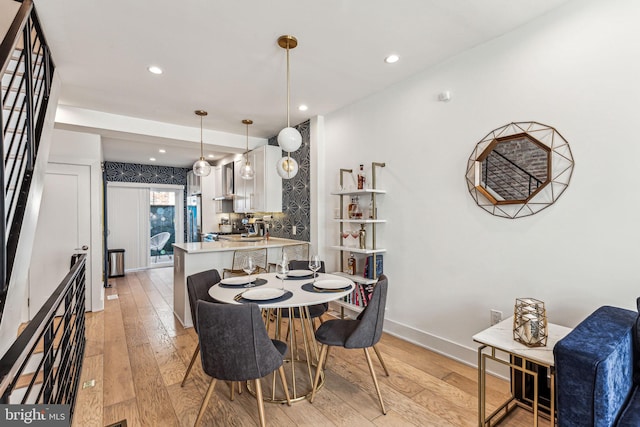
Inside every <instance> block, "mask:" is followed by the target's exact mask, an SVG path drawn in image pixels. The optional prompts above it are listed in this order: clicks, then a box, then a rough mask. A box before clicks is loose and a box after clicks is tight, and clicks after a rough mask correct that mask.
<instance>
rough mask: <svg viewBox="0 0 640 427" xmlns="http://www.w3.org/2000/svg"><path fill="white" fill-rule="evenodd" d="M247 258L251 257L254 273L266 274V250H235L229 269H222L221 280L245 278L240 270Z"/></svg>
mask: <svg viewBox="0 0 640 427" xmlns="http://www.w3.org/2000/svg"><path fill="white" fill-rule="evenodd" d="M248 257H252V258H253V261H254V263H255V265H256V271H254V273H266V272H267V248H262V249H236V250H235V251H234V252H233V262H232V264H231V268H223V269H222V278H225V277H227V274H229V275H230V276H246V275H247V273H245V272H244V270H243V269H242V264H243V263H244V260H245V259H246V258H248Z"/></svg>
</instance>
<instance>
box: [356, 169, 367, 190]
mask: <svg viewBox="0 0 640 427" xmlns="http://www.w3.org/2000/svg"><path fill="white" fill-rule="evenodd" d="M366 182H367V177H366V175H365V174H364V165H360V170H359V171H358V190H364V187H365V184H366Z"/></svg>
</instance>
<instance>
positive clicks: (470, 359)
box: [384, 319, 509, 381]
mask: <svg viewBox="0 0 640 427" xmlns="http://www.w3.org/2000/svg"><path fill="white" fill-rule="evenodd" d="M384 332H386V333H388V334H389V335H393V336H394V337H398V338H400V339H403V340H405V341H408V342H410V343H412V344H415V345H417V346H419V347H423V348H426V349H427V350H431V351H433V352H435V353H438V354H441V355H443V356H446V357H448V358H450V359H453V360H455V361H458V362H460V363H463V364H465V365H468V366H471V367H474V368H477V367H478V349H477V348H471V347H467V346H464V345H461V344H458V343H455V342H453V341H450V340H447V339H445V338H442V337H438V336H436V335H433V334H429V333H427V332H424V331H421V330H418V329H416V328H414V327H412V326H408V325H405V324H403V323H400V322H396V321H393V320H390V319H385V320H384ZM496 368H497V369H493V368H491V367H489V366H488V367H487V372H488V373H490V374H491V375H494V376H496V377H499V378H502V379H504V380H506V381H509V370H508V369H502V368H504V367H502V366H497V367H496Z"/></svg>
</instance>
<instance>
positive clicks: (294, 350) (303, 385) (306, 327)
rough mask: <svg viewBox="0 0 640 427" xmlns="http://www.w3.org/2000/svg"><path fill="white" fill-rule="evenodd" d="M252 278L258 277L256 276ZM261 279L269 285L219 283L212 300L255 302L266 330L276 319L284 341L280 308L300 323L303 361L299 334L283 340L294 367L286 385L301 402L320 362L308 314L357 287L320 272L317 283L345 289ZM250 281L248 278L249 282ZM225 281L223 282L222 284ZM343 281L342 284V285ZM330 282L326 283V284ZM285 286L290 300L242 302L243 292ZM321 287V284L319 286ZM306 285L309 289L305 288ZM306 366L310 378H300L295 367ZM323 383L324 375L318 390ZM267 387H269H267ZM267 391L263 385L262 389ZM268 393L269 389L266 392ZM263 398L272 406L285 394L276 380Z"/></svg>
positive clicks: (291, 321) (211, 292) (272, 277)
mask: <svg viewBox="0 0 640 427" xmlns="http://www.w3.org/2000/svg"><path fill="white" fill-rule="evenodd" d="M252 277H255V275H253V276H252ZM257 277H258V278H260V279H264V280H266V281H267V283H265V284H263V285H259V286H255V287H249V288H245V287H243V286H233V285H229V284H224V283H217V284H215V285H214V286H212V287H211V288H210V289H209V295H210V296H211V298H213V299H214V300H216V301H218V302H222V303H227V304H243V303H247V302H254V303H256V304H258V306H259V307H260V308H261V309H263V310H264V312H265V322H266V327H267V332H269V329H270V324H271V323H274V322H273V321H274V317H275V325H276V326H275V338H276V339H280V338H281V331H280V322H281V309H288V310H287V315H285V316H284V317H285V318H287V319H288V321H289V323H288V324H289V325H290V326H291V325H293V324H294V323H295V321H296V320H297V321H299V326H300V327H299V328H295V327H294V328H292V329H291V330H292V331H296V330H299V331H300V332H301V334H302V342H303V344H304V345H303V352H302V353H303V354H304V359H303V358H301V354H300V353H301V352H300V351H299V350H298V342H299V341H300V340H299V339H298V338H296V335H297V333H295V332H294V333H288V332H287V333H286V334H285V336H284V339H285V340H286V339H287V337H288V341H289V342H288V348H289V358H288V359H285V362H287V363H288V364H289V365H290V367H291V374H290V375H289V376H288V377H289V378H287V382H290V384H291V386H290V387H289V389H290V394H291V395H292V396H291V401H292V402H296V401H301V400H304V399H305V398H306V397H307V396H309V395H310V394H311V390H312V384H313V369H312V366H317V363H318V347H317V344H316V341H315V336H314V328H313V322H312V319H311V316H310V314H309V309H308V308H309V306H312V305H316V304H322V303H326V302H330V301H334V300H337V299H340V298H343V297H345V296H346V295H348V294H349V293H351V292H352V291H353V289H354V287H355V283H354V282H353V281H351V280H350V279H348V278H346V277H343V276H338V275H335V274H326V273H318V275H317V277H316V281H320V280H330V281H332V282H333V285H334V286H339V285H340V284H341V283H344V286H339V287H340V288H346V289H337V290H336V289H313V288H311V287H310V286H309V285H308V284H309V283H311V282H312V281H313V279H311V278H308V277H307V278H304V279H302V278H299V277H289V278H287V279H285V280H281V279H280V278H279V277H278V276H277V275H276V273H264V274H258V275H257ZM247 280H248V279H247ZM224 281H225V280H224V279H223V280H222V282H224ZM339 282H341V283H339ZM325 283H327V282H325ZM283 284H284V290H285V292H286V291H288V292H291V294H292V295H291V297H290V298H288V299H285V300H278V299H273V300H250V301H249V300H246V299H244V298H242V299H240V295H241V294H243V293H244V292H246V291H248V290H252V289H264V288H276V289H282V285H283ZM318 285H320V284H318ZM303 286H304V287H305V288H307V289H311V291H309V290H305V289H303ZM297 363H303V364H306V368H307V369H306V371H307V373H308V376H307V375H300V374H301V372H297V371H296V368H295V366H296V364H297ZM249 384H250V383H249V382H248V383H247V388H249V391H251V392H252V393H253V390H252V389H251V388H250V386H249ZM323 384H324V375H322V376H321V377H320V383H319V384H318V389H319V388H321V387H322V385H323ZM267 387H268V385H267ZM263 389H264V386H263ZM267 390H268V389H267ZM263 399H264V400H265V401H267V402H273V403H282V402H284V401H285V400H284V398H283V395H279V396H277V395H276V383H275V377H274V381H273V382H272V387H271V391H270V392H269V391H267V392H266V393H263Z"/></svg>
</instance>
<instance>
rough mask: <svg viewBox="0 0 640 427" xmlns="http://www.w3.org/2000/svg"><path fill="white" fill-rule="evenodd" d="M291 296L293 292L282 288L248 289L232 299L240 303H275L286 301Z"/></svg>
mask: <svg viewBox="0 0 640 427" xmlns="http://www.w3.org/2000/svg"><path fill="white" fill-rule="evenodd" d="M292 296H293V292H291V291H287V290H285V289H282V288H260V289H248V290H246V291H243V292H240V293H239V294H237V295H236V296H235V297H233V300H234V301H236V302H240V303H250V302H255V303H275V302H280V301H286V300H288V299H289V298H291V297H292Z"/></svg>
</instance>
